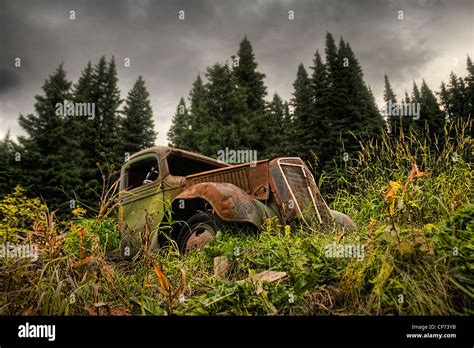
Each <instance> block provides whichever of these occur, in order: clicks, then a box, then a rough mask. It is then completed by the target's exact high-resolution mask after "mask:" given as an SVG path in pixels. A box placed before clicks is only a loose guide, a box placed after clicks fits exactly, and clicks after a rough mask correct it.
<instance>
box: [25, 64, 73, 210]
mask: <svg viewBox="0 0 474 348" xmlns="http://www.w3.org/2000/svg"><path fill="white" fill-rule="evenodd" d="M70 89H71V82H70V81H68V80H67V79H66V72H65V71H64V69H63V66H62V64H61V65H60V66H59V68H58V69H57V70H56V71H55V72H54V73H53V74H52V75H51V76H49V78H48V79H47V80H46V81H45V83H44V85H43V91H44V95H37V96H36V97H35V99H36V103H35V112H36V114H30V115H27V116H26V117H25V116H23V115H20V119H19V123H20V125H21V126H22V128H23V129H24V130H25V132H26V133H27V136H24V137H20V138H19V141H20V144H21V146H22V161H24V163H23V164H22V166H23V169H24V170H26V171H27V173H28V175H27V176H26V177H27V180H26V181H25V183H26V185H27V186H29V188H30V189H31V191H32V192H33V193H34V194H35V195H36V196H41V197H43V198H45V200H46V202H47V203H48V205H49V207H50V208H51V209H58V208H60V209H63V210H65V209H68V207H69V201H70V198H71V197H73V195H74V192H77V190H78V189H79V188H80V187H81V179H80V173H81V170H80V167H79V165H80V164H79V163H77V162H76V158H79V157H81V154H80V152H81V149H80V144H79V143H78V138H77V137H76V136H74V134H75V130H76V128H75V117H76V116H72V118H71V117H69V116H65V114H61V113H60V112H58V111H59V109H58V106H59V105H64V104H65V103H66V102H67V101H71V100H72V98H71V93H70ZM63 111H64V110H63Z"/></svg>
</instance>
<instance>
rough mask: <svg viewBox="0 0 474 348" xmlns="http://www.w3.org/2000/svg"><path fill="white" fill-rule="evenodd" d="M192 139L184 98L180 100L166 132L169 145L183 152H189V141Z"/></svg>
mask: <svg viewBox="0 0 474 348" xmlns="http://www.w3.org/2000/svg"><path fill="white" fill-rule="evenodd" d="M192 137H193V136H192V134H191V129H190V123H189V114H188V109H187V108H186V102H185V101H184V98H181V99H180V100H179V103H178V106H177V107H176V114H175V115H174V116H173V119H172V121H171V127H170V129H169V131H168V140H169V142H170V143H169V145H170V146H174V147H177V148H180V149H183V150H190V147H189V139H190V138H192Z"/></svg>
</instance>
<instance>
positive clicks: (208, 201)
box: [172, 182, 278, 228]
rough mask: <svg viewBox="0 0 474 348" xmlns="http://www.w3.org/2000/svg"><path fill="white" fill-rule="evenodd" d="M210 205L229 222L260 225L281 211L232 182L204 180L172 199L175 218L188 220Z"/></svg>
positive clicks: (220, 216)
mask: <svg viewBox="0 0 474 348" xmlns="http://www.w3.org/2000/svg"><path fill="white" fill-rule="evenodd" d="M206 205H210V208H212V210H213V212H214V213H215V214H216V215H217V216H218V217H219V218H221V219H222V220H223V221H226V222H240V223H250V224H252V225H254V226H255V227H257V228H260V227H261V225H262V223H263V222H264V220H265V219H267V218H270V217H273V216H278V213H277V212H276V211H275V210H274V209H272V208H271V207H269V206H267V205H266V204H264V203H263V202H261V201H259V200H257V199H255V198H253V197H252V196H250V195H249V194H248V193H247V192H245V191H243V190H242V189H241V188H240V187H238V186H236V185H233V184H230V183H216V182H203V183H199V184H196V185H193V186H190V187H188V188H187V189H185V190H184V191H183V192H181V193H180V194H179V195H177V196H176V197H175V198H174V200H173V202H172V210H173V215H174V216H175V219H176V218H178V219H179V220H185V219H187V218H189V217H190V216H191V215H192V214H194V213H195V212H196V211H197V210H204V209H206Z"/></svg>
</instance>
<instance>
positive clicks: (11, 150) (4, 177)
mask: <svg viewBox="0 0 474 348" xmlns="http://www.w3.org/2000/svg"><path fill="white" fill-rule="evenodd" d="M17 154H19V155H20V156H21V153H20V152H19V149H18V146H17V144H15V142H14V141H13V140H12V139H11V135H10V130H8V131H7V134H5V137H4V138H3V140H0V198H1V197H2V196H3V195H5V194H8V193H11V192H12V191H13V189H14V188H15V186H16V185H17V184H18V183H22V182H23V179H24V176H23V175H22V174H23V173H22V170H21V167H20V160H21V157H17Z"/></svg>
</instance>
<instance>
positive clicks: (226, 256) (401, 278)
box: [0, 122, 474, 315]
mask: <svg viewBox="0 0 474 348" xmlns="http://www.w3.org/2000/svg"><path fill="white" fill-rule="evenodd" d="M471 131H472V125H471V123H470V122H468V123H464V124H462V125H458V126H454V125H453V126H452V129H446V131H445V136H446V137H445V138H444V141H443V142H439V144H442V145H436V144H434V145H436V146H438V151H436V152H433V151H432V148H433V144H427V143H426V141H425V140H423V141H420V140H419V138H418V137H417V135H416V134H415V133H413V134H408V135H406V136H405V138H404V139H399V140H397V141H394V140H393V139H390V138H389V137H388V136H387V135H385V136H383V137H382V138H383V139H382V142H380V143H370V142H369V143H367V142H366V143H361V148H362V150H361V151H360V152H359V153H358V157H357V158H354V159H353V160H350V161H348V162H347V163H346V164H345V165H344V166H343V167H341V168H339V169H338V175H337V176H331V177H329V176H325V175H323V176H321V178H320V184H321V185H322V186H323V187H324V188H325V191H326V192H327V196H328V201H329V202H330V204H331V206H332V207H333V208H335V209H337V210H339V211H343V212H345V213H347V214H349V215H350V216H351V217H352V218H353V219H354V220H355V222H356V223H357V225H358V226H359V229H358V230H357V231H349V230H342V229H340V228H336V227H334V226H328V227H327V228H324V229H309V228H306V227H301V228H298V229H296V230H290V229H289V227H284V226H278V222H277V221H276V220H269V221H267V222H266V224H265V225H264V226H263V228H262V231H261V232H260V233H258V234H251V233H240V232H241V231H239V230H238V229H232V230H222V231H220V232H219V234H218V236H217V238H216V240H215V241H214V243H213V244H212V245H209V246H207V247H206V248H204V249H203V250H201V251H192V252H191V253H189V254H188V255H186V256H181V255H179V253H178V251H177V248H176V246H175V245H169V246H167V247H165V248H163V249H161V250H159V251H154V252H149V251H147V250H146V247H145V248H143V250H142V251H141V253H140V254H139V255H140V256H139V257H138V258H136V259H135V260H134V261H122V260H120V259H117V258H116V255H115V253H114V252H113V250H114V249H116V248H117V247H118V242H119V241H118V232H117V220H116V218H115V217H114V216H113V211H114V202H113V199H112V198H111V199H109V200H107V199H103V200H102V206H103V209H101V213H100V215H99V216H98V217H97V218H95V219H90V218H87V217H85V216H84V211H83V210H82V209H80V208H78V209H76V210H75V212H74V214H75V217H74V218H73V219H71V220H70V221H68V222H67V224H56V223H55V218H54V214H53V213H51V212H47V211H46V210H42V208H40V207H39V206H38V202H37V201H34V200H33V201H28V199H26V198H24V197H22V196H21V189H17V190H16V191H15V193H14V194H13V195H12V196H6V197H5V198H4V199H3V200H1V201H0V208H1V209H0V214H1V216H0V221H1V223H2V224H3V225H2V229H5V228H6V229H7V230H8V231H14V234H15V235H16V236H22V238H18V241H17V242H19V243H27V242H28V241H30V242H31V241H34V243H36V244H37V245H38V246H39V249H40V255H39V259H38V261H37V262H32V261H31V260H30V259H28V258H17V257H10V258H2V259H1V261H0V274H1V284H0V291H1V293H0V299H1V300H0V301H1V302H0V313H2V314H4V315H5V314H11V315H28V314H29V315H40V314H42V315H327V314H332V315H359V314H368V315H472V314H473V313H474V310H473V306H472V304H473V303H474V302H473V293H474V277H473V274H474V273H473V268H474V266H473V260H474V251H473V245H474V233H473V229H474V204H473V203H472V186H471V185H472V179H473V178H472V176H473V175H472V157H471V156H472V152H471V151H472V138H471V137H470V134H471ZM329 188H333V189H329ZM19 204H21V205H22V206H23V205H24V206H32V207H37V208H35V209H32V210H28V211H32V212H33V211H34V212H35V219H34V220H35V221H34V222H32V220H31V217H30V216H29V214H27V215H24V214H23V213H22V214H23V215H21V214H20V215H18V213H19V211H20V210H18V209H16V208H15V207H16V206H18V205H19ZM15 209H16V210H15ZM22 211H23V210H22ZM25 211H26V210H25ZM23 212H24V211H23ZM8 214H10V215H8ZM12 214H13V215H14V216H15V218H11V216H12ZM17 218H18V219H19V220H18V219H17ZM20 220H22V221H24V223H25V224H27V225H28V226H29V227H26V226H25V225H24V224H23V223H22V222H20ZM25 229H26V230H27V232H25ZM143 237H144V238H145V239H146V236H143ZM9 238H11V236H10V237H9ZM2 240H3V241H6V240H7V239H6V236H5V235H2ZM10 240H11V239H10ZM145 245H146V243H145ZM329 245H336V246H344V245H359V246H361V247H362V246H363V248H362V250H363V253H362V254H360V255H358V256H361V257H334V256H338V255H329V254H328V253H327V246H329ZM264 271H274V272H279V273H274V275H276V276H275V277H274V278H273V279H269V278H266V279H267V280H271V281H265V280H264V279H263V280H262V277H261V275H262V273H261V272H264ZM282 272H284V273H282Z"/></svg>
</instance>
